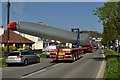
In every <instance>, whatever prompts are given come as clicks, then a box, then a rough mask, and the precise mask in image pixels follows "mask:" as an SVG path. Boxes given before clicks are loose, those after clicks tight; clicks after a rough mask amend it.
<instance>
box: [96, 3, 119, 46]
mask: <svg viewBox="0 0 120 80" xmlns="http://www.w3.org/2000/svg"><path fill="white" fill-rule="evenodd" d="M94 15H96V16H97V17H98V18H99V21H101V22H102V24H103V36H102V43H103V44H106V45H107V46H108V47H110V45H111V43H113V44H114V42H115V40H116V39H118V35H119V34H120V30H119V29H120V2H106V3H104V6H103V7H100V8H96V10H95V11H94Z"/></svg>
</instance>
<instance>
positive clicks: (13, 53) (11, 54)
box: [8, 52, 19, 56]
mask: <svg viewBox="0 0 120 80" xmlns="http://www.w3.org/2000/svg"><path fill="white" fill-rule="evenodd" d="M8 56H19V52H11V53H10V54H9V55H8Z"/></svg>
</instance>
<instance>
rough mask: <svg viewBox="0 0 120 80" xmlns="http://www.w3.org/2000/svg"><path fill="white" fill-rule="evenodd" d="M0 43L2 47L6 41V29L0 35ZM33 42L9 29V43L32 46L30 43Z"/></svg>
mask: <svg viewBox="0 0 120 80" xmlns="http://www.w3.org/2000/svg"><path fill="white" fill-rule="evenodd" d="M1 30H2V29H1ZM0 43H1V45H2V46H3V47H4V46H6V45H7V43H8V31H7V30H4V32H3V33H2V34H1V35H0ZM34 43H35V42H33V41H31V40H29V39H27V38H25V37H23V36H21V35H19V34H17V33H15V32H13V31H11V30H9V45H10V46H15V47H17V48H20V47H23V46H29V47H32V44H34Z"/></svg>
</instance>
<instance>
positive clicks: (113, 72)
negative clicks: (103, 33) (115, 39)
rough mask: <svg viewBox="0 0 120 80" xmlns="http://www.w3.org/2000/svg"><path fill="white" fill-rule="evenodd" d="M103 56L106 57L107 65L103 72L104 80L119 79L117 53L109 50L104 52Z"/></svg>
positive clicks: (118, 58) (119, 57)
mask: <svg viewBox="0 0 120 80" xmlns="http://www.w3.org/2000/svg"><path fill="white" fill-rule="evenodd" d="M105 55H106V63H107V64H106V71H105V80H107V78H119V77H120V72H119V71H120V70H119V66H120V64H119V60H120V56H118V53H117V52H113V51H110V50H105Z"/></svg>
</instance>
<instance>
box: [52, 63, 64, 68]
mask: <svg viewBox="0 0 120 80" xmlns="http://www.w3.org/2000/svg"><path fill="white" fill-rule="evenodd" d="M61 64H63V63H58V64H55V65H53V66H52V67H57V66H59V65H61Z"/></svg>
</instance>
